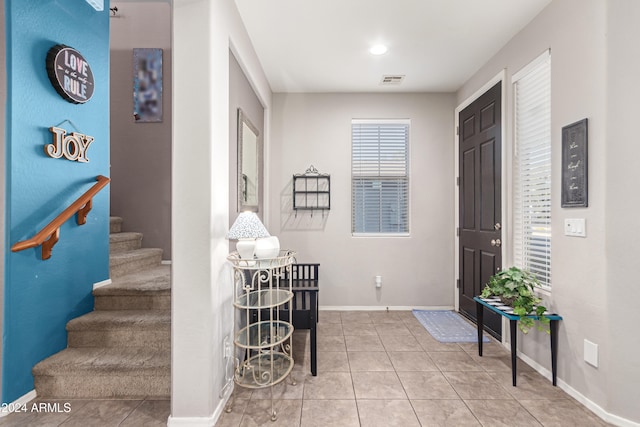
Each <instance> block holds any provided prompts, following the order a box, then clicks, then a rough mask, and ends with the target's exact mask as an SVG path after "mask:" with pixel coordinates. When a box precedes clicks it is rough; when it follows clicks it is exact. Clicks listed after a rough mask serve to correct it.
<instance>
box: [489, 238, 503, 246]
mask: <svg viewBox="0 0 640 427" xmlns="http://www.w3.org/2000/svg"><path fill="white" fill-rule="evenodd" d="M491 246H495V247H496V248H499V247H500V246H502V241H501V240H500V239H491Z"/></svg>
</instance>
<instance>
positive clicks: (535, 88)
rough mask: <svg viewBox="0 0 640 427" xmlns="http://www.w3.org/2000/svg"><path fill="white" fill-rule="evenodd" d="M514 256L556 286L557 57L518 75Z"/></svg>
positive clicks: (515, 79) (547, 283)
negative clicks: (554, 165) (553, 165)
mask: <svg viewBox="0 0 640 427" xmlns="http://www.w3.org/2000/svg"><path fill="white" fill-rule="evenodd" d="M513 82H514V83H513V85H514V97H515V104H514V105H515V162H514V163H515V164H514V166H515V167H514V185H515V197H514V258H515V263H516V265H517V266H519V267H521V268H525V269H528V270H530V271H531V272H532V273H534V274H535V275H536V276H537V278H538V280H540V283H541V284H542V286H543V287H544V288H549V289H550V288H551V56H550V53H549V52H548V51H547V52H545V54H543V55H542V56H541V57H539V58H537V59H536V60H534V61H533V62H532V63H531V64H529V65H528V66H527V67H525V69H523V70H522V71H520V72H519V73H517V74H516V75H514V76H513Z"/></svg>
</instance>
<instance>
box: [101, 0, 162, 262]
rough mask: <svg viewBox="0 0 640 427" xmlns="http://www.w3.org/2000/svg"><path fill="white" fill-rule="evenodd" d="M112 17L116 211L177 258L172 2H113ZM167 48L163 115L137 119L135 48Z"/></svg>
mask: <svg viewBox="0 0 640 427" xmlns="http://www.w3.org/2000/svg"><path fill="white" fill-rule="evenodd" d="M110 6H111V7H114V6H115V7H117V8H118V12H117V14H116V15H115V16H112V17H111V18H110V20H109V22H110V28H111V32H110V53H111V57H110V77H111V87H110V96H111V100H110V101H111V122H110V131H111V140H110V142H111V145H110V147H111V175H110V177H111V184H110V187H111V191H110V194H111V214H112V215H116V216H121V217H123V219H124V223H123V226H122V227H123V231H136V232H140V233H142V234H143V235H144V240H143V245H144V246H145V247H153V248H161V249H163V251H164V252H163V255H162V259H164V260H170V259H171V95H172V88H171V69H172V67H171V26H170V24H171V5H170V4H169V3H168V2H137V3H133V2H113V1H112V2H111V5H110ZM134 48H161V49H162V50H163V52H162V53H163V55H162V71H163V82H162V83H163V84H162V86H163V91H162V93H163V96H162V109H163V110H162V111H163V119H162V122H159V123H136V121H135V120H134V118H133V49H134Z"/></svg>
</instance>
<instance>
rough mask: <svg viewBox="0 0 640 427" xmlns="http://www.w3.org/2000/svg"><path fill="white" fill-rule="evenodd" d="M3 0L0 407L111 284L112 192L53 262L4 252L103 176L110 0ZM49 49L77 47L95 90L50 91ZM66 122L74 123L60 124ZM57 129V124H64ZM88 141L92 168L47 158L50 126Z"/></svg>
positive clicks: (73, 229)
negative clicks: (95, 0) (96, 1)
mask: <svg viewBox="0 0 640 427" xmlns="http://www.w3.org/2000/svg"><path fill="white" fill-rule="evenodd" d="M104 9H105V10H103V11H101V12H97V11H95V10H94V9H93V8H92V7H91V6H90V5H89V4H87V3H86V2H85V1H84V0H5V14H4V19H5V20H6V55H7V64H6V67H7V68H6V70H7V73H6V75H7V93H8V94H7V105H6V135H5V140H6V147H5V148H6V153H5V154H6V206H7V209H6V218H5V227H6V229H5V236H6V240H5V242H4V245H5V246H4V251H5V252H4V253H5V277H4V307H3V314H4V319H3V320H4V321H3V331H2V340H3V355H2V401H3V402H12V401H14V400H16V399H18V398H19V397H21V396H23V395H24V394H26V393H28V392H29V391H31V390H33V389H34V384H33V376H32V375H31V369H32V367H33V366H34V365H35V364H36V363H38V362H39V361H41V360H42V359H44V358H46V357H48V356H50V355H52V354H54V353H56V352H58V351H60V350H62V349H64V348H65V347H66V346H67V333H66V330H65V325H66V323H67V322H68V321H69V320H70V319H72V318H74V317H78V316H79V315H82V314H84V313H87V312H89V311H91V310H92V309H93V298H92V296H91V290H92V285H93V284H94V283H97V282H100V281H103V280H106V279H108V278H109V186H107V187H106V188H105V189H103V190H102V191H101V192H100V193H99V194H98V195H97V196H96V197H94V200H93V209H92V210H91V212H90V213H89V215H88V217H87V223H86V224H85V225H82V226H78V225H77V224H76V219H75V216H74V217H73V218H71V219H70V220H68V221H67V222H66V223H65V224H64V225H63V226H62V227H61V229H60V240H59V241H58V243H57V244H56V245H55V246H54V248H53V254H52V257H51V258H50V259H48V260H44V261H43V260H42V259H41V248H40V247H38V248H35V249H27V250H24V251H21V252H17V253H13V252H11V246H12V245H13V244H15V243H16V242H18V241H21V240H25V239H28V238H30V237H32V236H33V235H34V234H35V233H36V232H37V231H39V230H40V229H41V228H42V227H43V226H45V225H46V224H48V223H49V222H50V221H51V220H52V219H53V218H54V217H55V216H56V215H58V214H59V213H60V212H61V211H62V210H64V209H65V208H66V207H67V206H68V205H69V204H71V203H72V202H73V201H74V200H75V199H76V198H78V197H79V196H80V195H81V194H82V193H84V192H85V191H87V190H88V189H89V188H90V187H91V186H92V185H93V184H94V183H95V179H96V176H97V175H105V176H109V2H108V0H106V1H105V6H104ZM56 44H65V45H68V46H71V47H73V48H74V49H76V50H78V51H79V52H80V53H81V54H82V55H83V56H84V58H85V59H86V60H87V61H88V63H89V64H90V66H91V69H92V71H93V74H94V79H95V92H94V95H93V97H92V99H90V100H89V101H88V102H87V103H85V104H71V103H69V102H67V101H65V100H64V99H63V98H62V97H61V96H60V95H58V93H57V92H56V91H55V89H54V88H53V86H52V85H51V83H50V82H49V79H48V76H47V70H46V66H45V58H46V56H47V52H48V50H49V49H50V48H51V47H52V46H54V45H56ZM66 120H68V121H70V122H72V124H71V123H69V122H65V121H66ZM63 122H64V123H63ZM57 125H60V126H59V127H61V128H63V129H66V130H67V131H68V132H72V131H76V132H80V133H84V134H87V135H91V136H93V137H94V138H95V141H94V142H93V143H92V144H91V146H90V147H89V149H88V151H87V157H88V158H89V160H90V161H89V163H79V162H73V161H70V160H67V159H65V158H60V159H54V158H51V157H48V156H47V155H45V152H44V146H45V145H46V144H49V143H50V142H51V141H52V135H51V133H50V132H49V127H51V126H57Z"/></svg>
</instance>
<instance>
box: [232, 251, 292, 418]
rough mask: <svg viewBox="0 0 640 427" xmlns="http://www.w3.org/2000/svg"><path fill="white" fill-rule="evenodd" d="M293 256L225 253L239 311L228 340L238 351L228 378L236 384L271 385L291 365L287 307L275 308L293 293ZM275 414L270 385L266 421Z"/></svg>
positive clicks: (289, 324)
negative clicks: (252, 256)
mask: <svg viewBox="0 0 640 427" xmlns="http://www.w3.org/2000/svg"><path fill="white" fill-rule="evenodd" d="M294 256H295V253H294V252H292V251H280V253H279V255H278V256H277V257H275V258H268V259H267V258H263V259H247V260H245V259H242V258H240V255H239V254H238V253H237V252H233V253H231V254H230V255H229V256H228V257H227V259H228V260H229V262H230V263H231V264H232V266H233V281H234V302H233V305H234V306H235V308H236V309H238V310H240V316H239V320H240V321H239V322H238V321H236V332H235V338H234V340H233V342H234V345H235V347H236V348H237V349H238V351H239V352H240V353H242V354H243V355H242V360H241V361H239V362H238V363H237V366H236V369H235V372H234V381H235V383H236V384H237V385H239V386H241V387H246V388H250V389H257V388H264V387H273V386H274V385H275V384H278V383H280V382H281V381H283V380H284V379H285V378H287V376H289V374H290V373H291V370H292V369H293V363H294V362H293V356H292V334H293V322H292V318H291V310H289V311H288V315H284V316H282V315H281V313H282V310H281V307H282V306H284V305H285V304H287V303H289V302H290V301H291V300H292V298H293V292H292V290H291V265H292V264H293V263H294V261H295V258H294ZM236 319H238V317H236ZM292 384H294V385H295V382H293V380H292ZM232 405H233V403H231V404H230V405H229V406H228V407H227V411H230V410H231V407H232ZM276 419H277V414H276V412H275V410H274V406H273V389H272V393H271V420H272V421H275V420H276Z"/></svg>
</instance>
